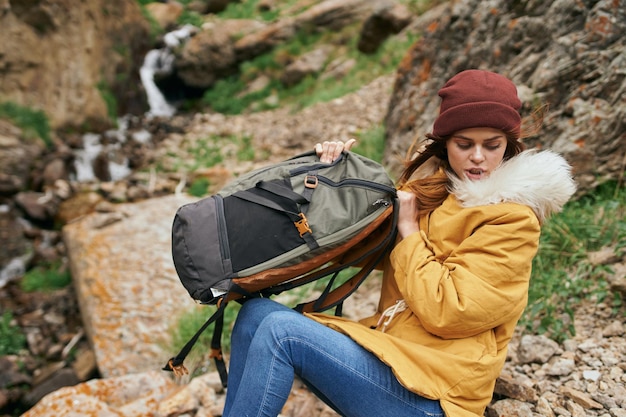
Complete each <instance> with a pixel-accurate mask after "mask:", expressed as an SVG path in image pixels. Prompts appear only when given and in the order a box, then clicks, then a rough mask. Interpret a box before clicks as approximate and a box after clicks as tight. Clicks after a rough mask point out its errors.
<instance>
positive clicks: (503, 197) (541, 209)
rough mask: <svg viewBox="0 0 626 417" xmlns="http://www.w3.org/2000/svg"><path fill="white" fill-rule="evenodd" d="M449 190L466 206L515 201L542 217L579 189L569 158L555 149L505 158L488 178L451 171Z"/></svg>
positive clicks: (525, 152)
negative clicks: (461, 175)
mask: <svg viewBox="0 0 626 417" xmlns="http://www.w3.org/2000/svg"><path fill="white" fill-rule="evenodd" d="M449 177H450V180H451V184H452V185H451V189H450V192H451V193H452V194H454V195H455V196H456V197H457V198H458V199H459V200H460V201H461V204H462V205H463V206H464V207H476V206H482V205H487V204H496V203H502V202H513V203H519V204H523V205H526V206H529V207H530V208H532V209H533V211H534V212H535V214H536V215H537V217H538V218H539V221H541V222H543V221H544V220H545V219H546V218H547V217H549V216H550V214H552V213H554V212H558V211H560V210H561V209H562V208H563V205H564V204H565V203H566V202H567V201H568V200H569V199H570V197H571V196H572V195H573V194H574V192H575V191H576V184H575V183H574V180H573V179H572V175H571V168H570V166H569V164H568V163H567V161H566V160H565V159H564V158H563V157H562V156H560V155H559V154H557V153H554V152H552V151H540V152H538V151H536V150H527V151H524V152H522V153H520V154H519V155H517V156H515V157H513V158H511V159H509V160H508V161H505V162H504V163H502V165H500V166H499V167H498V168H497V169H496V170H494V171H493V172H492V173H491V175H490V176H489V178H486V179H484V180H480V181H470V180H467V179H459V178H458V177H456V176H454V175H451V174H449Z"/></svg>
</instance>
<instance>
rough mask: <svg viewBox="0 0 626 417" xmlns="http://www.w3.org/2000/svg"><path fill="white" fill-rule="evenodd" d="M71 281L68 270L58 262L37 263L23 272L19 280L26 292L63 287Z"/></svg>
mask: <svg viewBox="0 0 626 417" xmlns="http://www.w3.org/2000/svg"><path fill="white" fill-rule="evenodd" d="M71 282H72V277H71V275H70V272H69V270H67V269H65V268H63V267H62V266H61V265H60V264H57V263H55V264H51V265H39V266H37V267H35V268H33V269H31V270H29V271H27V272H26V274H24V277H22V280H21V281H20V286H21V287H22V290H24V291H26V292H35V291H53V290H57V289H60V288H65V287H67V286H68V285H70V284H71Z"/></svg>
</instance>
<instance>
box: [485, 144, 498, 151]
mask: <svg viewBox="0 0 626 417" xmlns="http://www.w3.org/2000/svg"><path fill="white" fill-rule="evenodd" d="M485 147H486V148H487V149H489V150H490V151H495V150H497V149H498V148H500V144H499V143H496V144H495V145H487V146H485Z"/></svg>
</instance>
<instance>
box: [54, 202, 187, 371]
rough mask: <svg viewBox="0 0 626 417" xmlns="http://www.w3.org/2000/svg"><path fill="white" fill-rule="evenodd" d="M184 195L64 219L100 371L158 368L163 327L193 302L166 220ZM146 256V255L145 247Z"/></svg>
mask: <svg viewBox="0 0 626 417" xmlns="http://www.w3.org/2000/svg"><path fill="white" fill-rule="evenodd" d="M190 201H192V200H191V199H190V198H189V197H177V196H169V197H162V198H155V199H150V200H146V201H142V202H140V203H136V204H120V205H118V206H116V209H117V210H116V212H113V213H94V214H92V215H89V216H86V217H84V218H82V219H81V220H77V221H75V222H73V223H71V224H68V225H67V226H65V228H64V229H63V238H64V241H65V244H66V245H67V248H68V253H69V254H70V265H71V270H72V277H73V279H74V285H75V287H76V292H77V296H78V300H79V305H80V308H81V314H82V316H83V320H84V324H85V330H86V333H87V335H88V338H89V341H90V343H91V345H92V346H93V349H94V352H95V355H96V361H97V364H98V369H99V371H100V373H101V375H102V376H104V377H109V376H121V375H126V374H132V373H141V372H147V371H150V370H153V369H161V368H162V367H163V366H164V365H165V362H167V360H168V359H169V358H170V357H171V356H173V354H174V353H176V352H167V351H164V350H163V349H164V346H165V345H166V343H167V341H168V340H169V337H170V336H171V330H170V328H171V327H172V326H174V325H176V319H177V317H179V315H180V314H181V313H183V312H185V311H187V310H189V309H191V308H194V305H195V304H194V303H193V301H192V300H191V297H189V295H188V294H187V292H186V291H185V289H184V287H183V286H182V285H181V283H180V281H179V279H178V276H177V275H176V271H175V270H174V264H173V262H172V259H171V243H170V239H171V235H170V234H171V221H172V219H173V218H174V213H175V211H176V209H177V208H178V207H179V206H181V205H182V204H184V203H186V202H190ZM148 253H149V254H150V256H146V254H148Z"/></svg>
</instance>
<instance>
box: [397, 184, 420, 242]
mask: <svg viewBox="0 0 626 417" xmlns="http://www.w3.org/2000/svg"><path fill="white" fill-rule="evenodd" d="M397 194H398V201H399V202H400V211H399V212H398V234H399V235H400V238H401V239H404V238H405V237H407V236H408V235H410V234H412V233H415V232H419V230H420V225H419V223H418V221H417V217H418V215H419V207H418V206H417V199H416V198H415V194H413V193H409V192H407V191H402V190H398V193H397Z"/></svg>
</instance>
